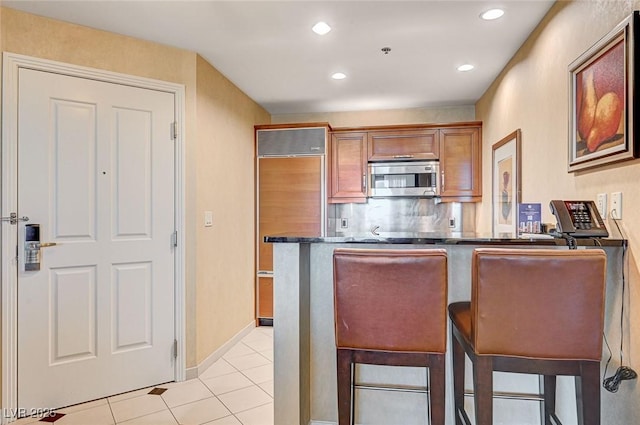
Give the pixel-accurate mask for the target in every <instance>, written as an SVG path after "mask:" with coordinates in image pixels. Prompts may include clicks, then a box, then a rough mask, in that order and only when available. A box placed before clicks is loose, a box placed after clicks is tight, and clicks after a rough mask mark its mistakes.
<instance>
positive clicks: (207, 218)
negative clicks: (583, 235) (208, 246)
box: [204, 211, 213, 227]
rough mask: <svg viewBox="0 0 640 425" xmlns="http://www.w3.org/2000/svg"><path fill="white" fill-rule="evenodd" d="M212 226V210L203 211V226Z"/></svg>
mask: <svg viewBox="0 0 640 425" xmlns="http://www.w3.org/2000/svg"><path fill="white" fill-rule="evenodd" d="M211 226H213V211H205V212H204V227H211Z"/></svg>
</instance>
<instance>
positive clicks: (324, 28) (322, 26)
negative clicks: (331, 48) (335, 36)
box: [311, 21, 331, 35]
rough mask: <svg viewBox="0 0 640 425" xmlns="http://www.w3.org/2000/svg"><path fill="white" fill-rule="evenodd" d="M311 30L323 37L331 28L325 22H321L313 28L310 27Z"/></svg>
mask: <svg viewBox="0 0 640 425" xmlns="http://www.w3.org/2000/svg"><path fill="white" fill-rule="evenodd" d="M311 29H312V30H313V32H315V33H316V34H318V35H325V34H326V33H328V32H329V31H331V27H330V26H329V25H328V24H327V23H326V22H322V21H320V22H318V23H317V24H315V25H314V26H313V27H311Z"/></svg>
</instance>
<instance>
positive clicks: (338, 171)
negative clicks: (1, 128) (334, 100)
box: [329, 132, 367, 203]
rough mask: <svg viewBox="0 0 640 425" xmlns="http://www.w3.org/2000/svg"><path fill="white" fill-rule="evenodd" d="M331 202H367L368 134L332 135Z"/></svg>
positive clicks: (347, 133)
mask: <svg viewBox="0 0 640 425" xmlns="http://www.w3.org/2000/svg"><path fill="white" fill-rule="evenodd" d="M330 156H331V196H330V199H329V202H333V203H340V202H366V196H367V188H366V184H367V133H349V132H345V133H335V134H332V135H331V152H330Z"/></svg>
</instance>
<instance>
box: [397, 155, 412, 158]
mask: <svg viewBox="0 0 640 425" xmlns="http://www.w3.org/2000/svg"><path fill="white" fill-rule="evenodd" d="M393 157H394V158H413V155H393Z"/></svg>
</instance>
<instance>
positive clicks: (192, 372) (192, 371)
mask: <svg viewBox="0 0 640 425" xmlns="http://www.w3.org/2000/svg"><path fill="white" fill-rule="evenodd" d="M255 327H256V323H255V320H252V321H251V323H249V324H248V325H247V326H245V327H244V328H243V329H242V330H241V331H240V332H238V333H237V334H235V335H234V336H233V337H232V338H231V339H230V340H228V341H227V342H225V343H224V344H222V346H221V347H220V348H218V349H217V350H216V351H214V352H213V353H211V354H210V355H209V356H208V357H207V358H206V359H204V360H203V361H202V362H201V363H200V364H199V365H197V366H194V367H190V368H187V370H186V379H187V380H189V379H194V378H197V377H198V376H200V375H201V374H202V373H203V372H204V371H205V370H207V369H208V368H209V366H211V365H212V364H214V363H215V362H216V361H218V360H219V359H220V358H221V357H222V356H224V354H225V353H226V352H227V351H229V350H230V349H231V347H233V346H234V345H236V344H237V343H238V342H239V341H240V340H241V339H242V338H244V337H245V336H247V335H248V334H249V332H251V331H252V330H253V329H255Z"/></svg>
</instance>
